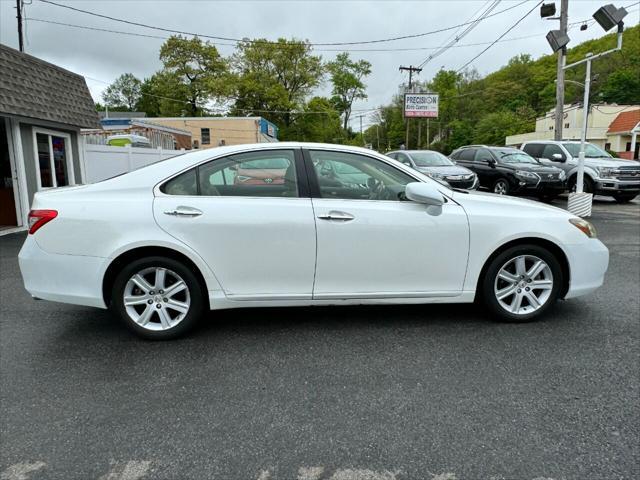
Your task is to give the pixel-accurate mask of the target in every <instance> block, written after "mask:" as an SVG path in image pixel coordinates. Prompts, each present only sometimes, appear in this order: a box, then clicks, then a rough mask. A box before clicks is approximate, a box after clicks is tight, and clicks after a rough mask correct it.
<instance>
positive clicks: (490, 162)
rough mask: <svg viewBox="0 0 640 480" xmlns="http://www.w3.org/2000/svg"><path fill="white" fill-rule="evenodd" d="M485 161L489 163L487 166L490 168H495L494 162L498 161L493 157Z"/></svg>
mask: <svg viewBox="0 0 640 480" xmlns="http://www.w3.org/2000/svg"><path fill="white" fill-rule="evenodd" d="M487 163H488V164H489V166H490V167H491V168H495V167H496V163H498V162H496V161H495V159H493V158H490V159H489V160H487Z"/></svg>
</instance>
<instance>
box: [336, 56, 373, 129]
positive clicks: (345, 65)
mask: <svg viewBox="0 0 640 480" xmlns="http://www.w3.org/2000/svg"><path fill="white" fill-rule="evenodd" d="M326 68H327V71H328V72H329V74H330V76H331V83H332V84H333V90H332V93H333V95H334V96H333V98H332V101H333V102H334V104H335V105H336V107H337V109H338V111H339V112H340V113H341V114H342V115H343V124H342V128H343V129H344V130H347V126H348V125H349V117H350V116H351V107H352V105H353V102H354V101H355V100H364V99H365V98H367V94H366V86H365V84H364V82H363V79H364V77H366V76H368V75H369V74H370V73H371V63H369V62H367V61H366V60H358V61H353V60H351V59H350V58H349V53H347V52H344V53H340V54H338V55H337V56H336V59H335V60H334V61H332V62H329V63H327V65H326Z"/></svg>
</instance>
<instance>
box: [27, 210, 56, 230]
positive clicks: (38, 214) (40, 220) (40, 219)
mask: <svg viewBox="0 0 640 480" xmlns="http://www.w3.org/2000/svg"><path fill="white" fill-rule="evenodd" d="M57 216H58V211H57V210H31V211H30V212H29V235H33V234H34V233H36V231H37V230H38V229H39V228H40V227H42V226H43V225H44V224H45V223H48V222H50V221H51V220H53V219H54V218H56V217H57Z"/></svg>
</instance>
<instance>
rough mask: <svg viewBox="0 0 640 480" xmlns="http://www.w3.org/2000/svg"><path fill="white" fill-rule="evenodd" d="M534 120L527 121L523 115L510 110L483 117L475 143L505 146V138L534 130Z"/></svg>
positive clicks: (477, 127) (476, 131)
mask: <svg viewBox="0 0 640 480" xmlns="http://www.w3.org/2000/svg"><path fill="white" fill-rule="evenodd" d="M533 123H534V122H533V119H527V118H526V117H525V116H523V115H522V113H516V112H512V111H509V110H501V111H499V112H491V113H488V114H487V115H485V116H484V117H482V119H481V120H480V121H479V122H478V124H477V125H476V128H475V131H474V135H473V140H474V143H480V144H487V145H504V141H505V137H507V136H508V135H515V134H518V133H523V132H527V131H530V130H531V129H533V126H534V125H533Z"/></svg>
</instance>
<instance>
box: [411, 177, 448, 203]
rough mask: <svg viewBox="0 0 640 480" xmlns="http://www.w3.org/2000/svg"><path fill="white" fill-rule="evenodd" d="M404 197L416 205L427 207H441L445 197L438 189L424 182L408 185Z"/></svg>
mask: <svg viewBox="0 0 640 480" xmlns="http://www.w3.org/2000/svg"><path fill="white" fill-rule="evenodd" d="M404 195H405V196H406V197H407V198H408V199H409V200H411V201H412V202H416V203H424V204H425V205H435V206H441V205H443V204H444V197H443V196H442V194H441V193H440V192H439V191H438V189H437V188H435V187H434V186H432V185H430V184H428V183H422V182H411V183H408V184H407V186H406V187H405V190H404Z"/></svg>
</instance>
